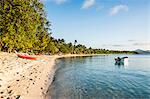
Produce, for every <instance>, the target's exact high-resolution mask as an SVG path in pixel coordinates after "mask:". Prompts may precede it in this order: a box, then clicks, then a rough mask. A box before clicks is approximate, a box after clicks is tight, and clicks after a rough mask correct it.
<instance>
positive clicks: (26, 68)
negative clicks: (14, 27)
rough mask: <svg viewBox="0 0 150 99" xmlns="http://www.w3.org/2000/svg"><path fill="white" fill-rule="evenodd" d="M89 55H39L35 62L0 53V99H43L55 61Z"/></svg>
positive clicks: (52, 74)
mask: <svg viewBox="0 0 150 99" xmlns="http://www.w3.org/2000/svg"><path fill="white" fill-rule="evenodd" d="M75 56H91V55H71V54H68V55H53V56H48V55H41V56H34V57H36V58H37V60H26V59H21V58H18V57H17V55H16V54H14V53H5V52H1V53H0V99H1V98H2V99H44V98H45V95H46V93H47V92H46V91H47V89H48V86H49V85H50V84H51V82H52V81H53V76H54V73H55V66H54V65H55V60H56V59H58V58H63V57H75Z"/></svg>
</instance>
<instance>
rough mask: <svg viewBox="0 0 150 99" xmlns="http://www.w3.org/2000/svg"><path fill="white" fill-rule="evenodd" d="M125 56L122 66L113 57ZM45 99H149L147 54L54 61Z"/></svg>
mask: <svg viewBox="0 0 150 99" xmlns="http://www.w3.org/2000/svg"><path fill="white" fill-rule="evenodd" d="M118 56H128V57H129V62H128V64H125V65H115V62H114V58H115V57H118ZM56 66H57V68H58V69H57V71H56V74H55V77H54V81H53V83H52V85H51V86H50V87H49V92H48V97H49V99H150V56H149V55H103V56H93V57H77V58H63V59H59V60H57V64H56Z"/></svg>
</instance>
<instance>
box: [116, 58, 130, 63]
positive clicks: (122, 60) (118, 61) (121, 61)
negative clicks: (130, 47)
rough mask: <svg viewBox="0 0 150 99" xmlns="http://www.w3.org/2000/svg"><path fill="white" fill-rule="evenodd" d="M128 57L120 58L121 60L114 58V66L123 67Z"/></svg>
mask: <svg viewBox="0 0 150 99" xmlns="http://www.w3.org/2000/svg"><path fill="white" fill-rule="evenodd" d="M128 60H129V59H128V57H122V58H120V57H117V58H115V64H116V65H124V64H125V63H128Z"/></svg>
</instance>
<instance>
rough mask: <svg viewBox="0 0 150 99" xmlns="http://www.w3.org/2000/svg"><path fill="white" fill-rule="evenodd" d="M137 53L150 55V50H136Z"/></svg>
mask: <svg viewBox="0 0 150 99" xmlns="http://www.w3.org/2000/svg"><path fill="white" fill-rule="evenodd" d="M135 52H137V53H138V54H150V50H141V49H137V50H135Z"/></svg>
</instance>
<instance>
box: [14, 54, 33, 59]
mask: <svg viewBox="0 0 150 99" xmlns="http://www.w3.org/2000/svg"><path fill="white" fill-rule="evenodd" d="M17 56H18V57H20V58H23V59H29V60H36V58H35V57H31V56H27V55H19V54H17Z"/></svg>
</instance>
